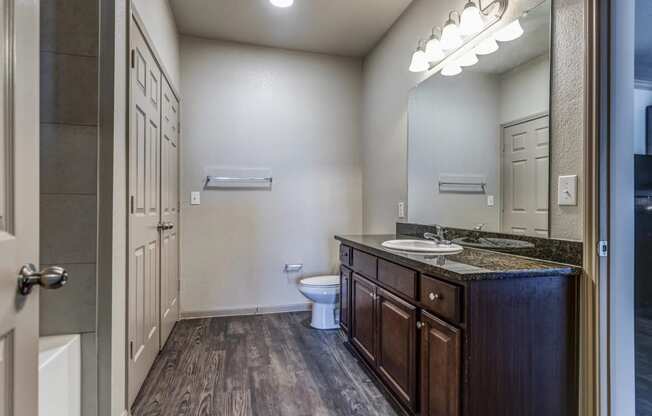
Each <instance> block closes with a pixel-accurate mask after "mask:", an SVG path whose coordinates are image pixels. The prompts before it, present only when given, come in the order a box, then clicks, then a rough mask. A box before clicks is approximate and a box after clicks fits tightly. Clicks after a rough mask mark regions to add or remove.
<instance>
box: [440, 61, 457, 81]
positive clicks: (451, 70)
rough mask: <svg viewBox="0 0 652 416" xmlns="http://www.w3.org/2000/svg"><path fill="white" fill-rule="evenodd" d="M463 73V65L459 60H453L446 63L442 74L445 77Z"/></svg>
mask: <svg viewBox="0 0 652 416" xmlns="http://www.w3.org/2000/svg"><path fill="white" fill-rule="evenodd" d="M461 73H462V67H461V66H460V65H459V64H458V63H457V62H451V63H450V64H448V65H446V66H445V67H444V68H443V69H442V70H441V74H442V75H443V76H445V77H454V76H455V75H459V74H461Z"/></svg>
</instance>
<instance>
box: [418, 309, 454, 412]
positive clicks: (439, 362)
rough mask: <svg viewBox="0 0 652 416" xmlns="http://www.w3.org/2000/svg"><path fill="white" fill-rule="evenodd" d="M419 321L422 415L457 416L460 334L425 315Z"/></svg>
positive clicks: (432, 317)
mask: <svg viewBox="0 0 652 416" xmlns="http://www.w3.org/2000/svg"><path fill="white" fill-rule="evenodd" d="M421 319H422V323H423V324H424V325H423V328H422V330H423V333H422V334H421V414H422V415H424V416H459V415H460V387H461V386H460V381H461V380H460V375H461V361H460V360H461V345H462V336H461V332H460V330H459V329H457V328H455V327H452V326H450V325H448V324H446V323H444V322H443V321H440V320H439V319H437V318H435V317H434V316H432V315H430V314H428V313H426V312H423V315H422V318H421Z"/></svg>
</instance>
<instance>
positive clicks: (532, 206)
mask: <svg viewBox="0 0 652 416" xmlns="http://www.w3.org/2000/svg"><path fill="white" fill-rule="evenodd" d="M548 122H549V119H548V116H544V117H540V118H537V119H534V120H530V121H526V122H524V123H521V124H517V125H514V126H510V127H506V128H505V129H504V131H503V168H502V176H503V177H502V183H503V215H502V231H503V232H506V233H510V234H522V235H529V236H535V237H548V209H549V208H548V200H549V190H548V186H549V166H550V162H549V158H550V135H549V128H548Z"/></svg>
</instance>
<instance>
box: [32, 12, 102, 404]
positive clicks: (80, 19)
mask: <svg viewBox="0 0 652 416" xmlns="http://www.w3.org/2000/svg"><path fill="white" fill-rule="evenodd" d="M98 3H99V0H41V77H40V78H41V151H40V152H41V154H40V172H41V203H40V221H41V236H40V241H41V247H40V263H41V265H42V266H47V265H60V266H63V267H65V268H66V269H67V270H68V273H69V275H70V279H69V281H68V284H67V285H66V286H64V287H63V288H61V289H59V290H54V291H47V290H42V291H41V292H40V294H41V297H40V298H41V305H40V329H41V335H42V336H45V335H57V334H82V385H83V388H82V415H83V416H96V415H97V342H96V335H97V334H96V329H97V328H96V327H97V324H96V320H97V318H96V315H97V277H96V261H97V254H96V247H97V158H98V94H99V85H98V38H99V11H98Z"/></svg>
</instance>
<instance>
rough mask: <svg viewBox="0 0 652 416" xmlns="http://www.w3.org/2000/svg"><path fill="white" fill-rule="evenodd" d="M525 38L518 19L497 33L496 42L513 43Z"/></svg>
mask: <svg viewBox="0 0 652 416" xmlns="http://www.w3.org/2000/svg"><path fill="white" fill-rule="evenodd" d="M521 36H523V27H522V26H521V22H520V21H519V20H518V19H516V20H514V21H513V22H512V23H510V24H508V25H507V26H505V27H504V28H502V29H500V30H499V31H498V33H496V40H497V41H499V42H511V41H513V40H516V39H518V38H520V37H521Z"/></svg>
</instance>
